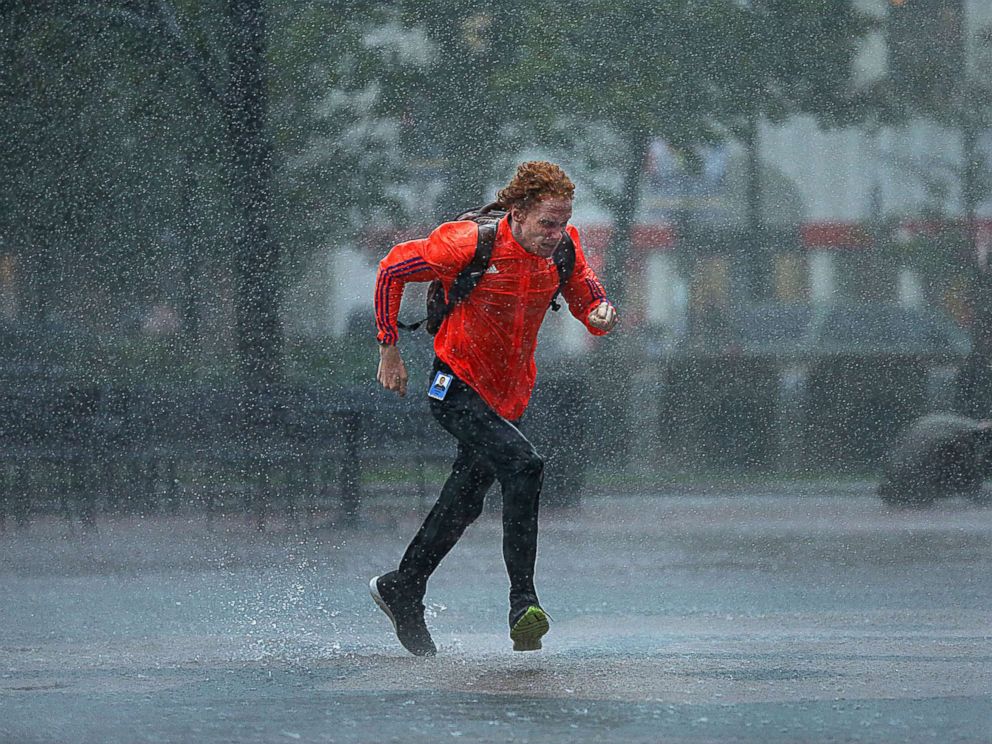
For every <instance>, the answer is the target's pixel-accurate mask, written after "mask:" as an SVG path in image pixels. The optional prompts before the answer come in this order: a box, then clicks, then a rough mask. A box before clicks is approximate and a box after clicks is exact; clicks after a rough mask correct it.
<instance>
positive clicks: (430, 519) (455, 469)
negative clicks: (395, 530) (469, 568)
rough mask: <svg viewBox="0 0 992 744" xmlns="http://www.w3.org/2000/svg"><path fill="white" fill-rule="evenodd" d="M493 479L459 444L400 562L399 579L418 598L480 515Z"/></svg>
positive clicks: (482, 463)
mask: <svg viewBox="0 0 992 744" xmlns="http://www.w3.org/2000/svg"><path fill="white" fill-rule="evenodd" d="M494 479H495V473H494V471H493V469H492V467H491V466H490V465H489V464H488V463H487V462H486V461H485V460H483V459H481V458H480V457H479V456H478V454H477V453H476V451H475V450H473V449H471V448H470V447H469V446H468V445H466V444H465V443H463V442H461V441H459V443H458V456H457V457H456V458H455V462H454V464H453V465H452V467H451V474H450V475H449V476H448V479H447V480H446V481H445V483H444V486H443V487H442V488H441V495H440V497H438V500H437V503H436V504H434V508H433V509H431V511H430V514H428V515H427V518H426V519H425V520H424V523H423V525H421V527H420V529H419V530H418V531H417V534H416V535H415V536H414V538H413V540H412V541H411V542H410V545H409V546H408V547H407V549H406V553H404V555H403V559H402V560H401V561H400V568H399V578H400V580H401V581H402V582H403V583H404V584H405V585H406V586H408V587H409V590H410V591H411V592H412V593H413V594H415V595H416V596H418V597H421V598H422V597H423V596H424V593H425V591H426V589H427V579H429V578H430V576H431V574H432V573H434V570H435V569H436V568H437V567H438V564H440V563H441V561H442V559H443V558H444V557H445V556H446V555H447V554H448V553H449V552H450V551H451V549H452V548H453V547H454V546H455V543H457V542H458V539H459V538H460V537H461V536H462V534H463V533H464V532H465V528H467V527H468V526H469V525H470V524H472V522H474V521H475V520H476V519H478V518H479V515H480V514H482V508H483V504H484V503H485V496H486V492H487V491H488V490H489V487H490V486H491V485H492V483H493V480H494Z"/></svg>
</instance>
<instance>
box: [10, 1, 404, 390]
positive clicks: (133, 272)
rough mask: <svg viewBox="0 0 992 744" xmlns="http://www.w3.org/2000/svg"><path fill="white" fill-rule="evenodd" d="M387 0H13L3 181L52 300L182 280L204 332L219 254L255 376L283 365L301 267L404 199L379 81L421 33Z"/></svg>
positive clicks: (134, 299) (107, 296)
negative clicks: (210, 267) (232, 282)
mask: <svg viewBox="0 0 992 744" xmlns="http://www.w3.org/2000/svg"><path fill="white" fill-rule="evenodd" d="M384 8H385V5H383V4H380V3H373V2H370V3H365V4H363V5H362V9H363V10H364V11H366V12H364V13H354V12H353V13H345V12H344V11H345V10H349V9H350V10H352V11H354V10H356V4H355V3H336V2H323V3H293V4H269V3H266V2H263V1H262V0H204V1H203V2H193V1H192V0H101V1H100V2H87V3H69V4H62V3H54V2H39V3H10V4H5V5H4V6H3V8H2V12H0V23H2V26H0V30H2V33H3V38H4V39H6V40H7V41H8V42H9V43H5V44H4V45H3V49H2V52H0V54H3V62H4V63H5V64H4V65H3V69H2V70H0V95H2V96H3V100H4V103H5V106H4V110H3V112H2V114H0V117H2V119H0V123H2V124H4V125H7V126H4V127H3V132H4V136H5V138H6V139H7V140H8V142H9V144H10V146H9V147H6V148H4V152H3V153H0V158H2V159H3V160H2V161H0V162H3V163H4V165H5V166H8V167H6V168H5V172H9V173H12V174H15V175H16V176H18V177H16V178H12V179H9V180H7V181H6V182H5V183H4V185H3V187H2V188H0V205H2V206H3V209H2V211H0V220H2V223H0V224H2V226H3V228H4V233H5V235H6V238H5V244H6V245H8V246H16V247H17V250H18V251H20V252H22V253H23V256H24V258H25V260H24V261H22V262H21V264H22V267H23V268H27V269H28V271H27V272H26V273H27V274H28V275H30V276H31V277H34V281H35V285H36V286H35V287H34V289H33V291H32V292H31V296H32V297H34V298H35V299H36V302H35V303H34V310H33V312H34V314H35V315H37V316H45V317H48V316H53V315H60V314H62V313H63V312H64V311H65V310H66V309H68V308H70V307H72V306H74V305H82V306H83V307H87V306H90V307H93V313H94V314H100V313H105V314H107V315H108V316H109V315H110V314H111V312H112V311H113V310H117V309H118V308H120V307H132V308H135V307H142V306H147V304H148V303H149V302H151V301H153V300H155V299H156V297H155V294H156V289H155V288H156V287H158V288H159V289H160V288H161V287H162V285H163V283H164V284H165V285H166V286H167V287H169V286H171V287H173V289H174V291H173V294H174V295H176V296H177V302H178V304H179V305H180V310H181V313H182V317H183V318H184V323H183V329H184V332H185V340H186V341H187V343H186V345H185V348H186V349H187V350H190V349H195V348H196V346H197V343H196V335H197V334H198V333H199V330H198V329H199V327H200V324H199V322H198V310H199V309H202V307H203V305H204V303H203V301H202V300H199V298H198V293H199V292H200V291H203V290H205V289H207V288H208V287H209V288H210V289H211V291H213V294H212V295H211V297H210V300H209V301H210V302H211V303H213V304H217V301H218V299H219V297H218V295H217V293H216V291H215V290H216V284H214V285H211V283H210V281H209V280H208V281H204V280H203V278H202V276H203V274H204V273H205V270H206V269H207V266H206V264H208V263H209V262H210V254H211V253H212V254H214V255H215V256H216V257H217V260H216V262H215V263H217V264H219V265H224V264H227V265H229V266H231V267H232V268H233V271H234V272H235V275H236V278H237V282H236V290H235V296H234V307H233V313H234V317H235V321H236V324H237V333H236V334H235V336H236V339H237V340H236V346H237V358H238V360H239V367H240V370H241V374H242V378H243V379H244V380H245V381H248V382H250V383H251V384H253V385H264V384H267V382H270V381H277V380H279V379H280V378H281V376H282V374H283V372H282V333H283V332H282V327H281V314H280V304H281V291H282V288H283V286H284V283H285V281H286V280H287V277H286V273H287V272H289V273H292V272H294V271H296V270H297V268H296V267H298V266H300V265H302V263H303V262H302V261H300V260H297V259H299V258H300V256H305V255H306V254H307V253H309V252H311V251H313V250H316V249H318V248H323V249H326V247H327V245H328V244H329V243H332V242H333V241H335V240H340V239H347V238H353V237H354V235H355V232H356V231H357V230H358V228H359V227H360V226H362V225H364V223H365V222H367V218H368V216H369V215H370V214H377V213H379V212H381V211H383V210H386V211H389V210H390V209H391V208H393V206H391V205H395V203H397V202H398V197H397V196H396V195H395V194H393V193H391V191H390V189H392V188H393V184H394V183H396V182H399V181H401V180H402V179H401V178H400V177H399V176H398V175H397V168H398V165H397V164H398V157H397V155H396V142H397V140H398V136H397V134H396V132H397V130H398V124H397V122H396V120H395V118H394V119H389V118H388V117H384V116H381V115H380V114H379V113H378V109H379V108H380V104H381V98H382V94H381V87H382V86H380V85H379V84H378V83H377V82H376V79H377V77H381V76H383V74H384V73H383V65H388V64H392V63H394V62H396V60H395V59H394V57H395V54H396V48H397V45H398V44H399V43H400V42H402V39H401V38H400V36H401V35H400V34H399V33H398V32H397V33H391V32H390V30H389V28H388V26H389V24H393V26H395V25H396V22H395V14H393V15H390V13H389V12H388V11H387V10H384ZM383 28H385V29H386V30H385V31H382V29H383ZM395 66H396V67H397V68H402V65H395ZM6 104H9V105H6ZM211 249H212V250H211ZM80 272H86V273H87V275H88V276H89V277H90V279H91V281H89V282H76V281H74V280H73V279H72V278H71V276H74V275H75V274H77V273H80ZM163 276H172V277H173V278H172V279H169V280H163V279H162V277H163ZM77 287H92V293H93V294H94V296H95V297H103V301H99V300H97V299H94V300H91V301H90V302H89V303H88V304H87V302H85V301H82V300H80V298H78V297H76V296H74V295H76V294H79V292H80V291H82V290H78V291H77V289H76V288H77ZM139 288H141V289H140V290H139ZM67 290H68V291H67ZM62 298H67V299H66V300H64V301H63V299H62ZM111 298H112V300H111ZM88 319H89V320H92V318H88ZM119 320H120V318H118V321H119Z"/></svg>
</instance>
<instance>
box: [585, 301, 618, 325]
mask: <svg viewBox="0 0 992 744" xmlns="http://www.w3.org/2000/svg"><path fill="white" fill-rule="evenodd" d="M619 319H620V317H619V316H618V315H617V309H616V308H615V307H613V305H611V304H610V303H609V302H607V301H606V300H603V301H602V302H600V303H599V304H598V305H596V307H594V308H593V309H592V312H590V313H589V325H591V326H592V327H593V328H595V329H597V330H600V331H607V332H609V331H612V330H613V326H615V325H616V324H617V321H618V320H619Z"/></svg>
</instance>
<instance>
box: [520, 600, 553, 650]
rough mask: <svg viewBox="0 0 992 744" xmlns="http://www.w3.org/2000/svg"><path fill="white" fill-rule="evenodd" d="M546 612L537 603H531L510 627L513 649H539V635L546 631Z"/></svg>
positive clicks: (547, 625) (547, 626)
mask: <svg viewBox="0 0 992 744" xmlns="http://www.w3.org/2000/svg"><path fill="white" fill-rule="evenodd" d="M549 628H550V625H549V624H548V614H547V613H546V612H545V611H544V610H542V609H541V608H540V607H538V606H537V605H531V606H530V607H528V608H527V611H526V612H524V614H523V615H521V616H520V619H519V620H517V622H515V623H514V624H513V627H512V628H510V640H511V641H513V650H514V651H540V649H541V637H542V636H543V635H544V634H545V633H547V632H548V629H549Z"/></svg>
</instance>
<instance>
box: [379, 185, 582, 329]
mask: <svg viewBox="0 0 992 744" xmlns="http://www.w3.org/2000/svg"><path fill="white" fill-rule="evenodd" d="M505 216H506V209H504V208H503V207H502V206H500V203H499V202H491V203H489V204H486V205H485V206H482V207H474V208H472V209H469V210H468V211H466V212H462V213H461V214H460V215H458V216H457V217H456V218H455V220H454V221H456V222H457V221H461V220H470V221H471V222H475V223H476V224H477V225H478V226H479V237H478V240H477V241H476V244H475V254H474V255H473V256H472V259H471V260H470V261H469V262H468V263H467V264H466V265H465V268H463V269H462V270H461V271H460V272H458V276H457V277H455V283H454V284H452V285H451V294H450V295H449V296H447V297H446V296H445V292H444V285H443V284H441V280H440V279H434V280H433V281H431V283H430V285H429V286H428V287H427V317H426V318H424V319H423V320H419V321H417V322H416V323H410V324H406V323H400V322H397V325H398V326H399V327H400V328H402V329H403V330H405V331H415V330H417V329H418V328H420V326H421V325H423V324H426V325H425V327H426V328H427V332H428V333H429V334H431V335H432V336H433V335H434V334H436V333H437V332H438V330H439V329H440V328H441V323H443V322H444V319H445V318H446V317H448V313H450V312H451V311H452V310H453V309H454V307H455V305H457V304H458V303H459V302H462V301H463V300H464V299H465V298H466V297H468V296H469V294H470V293H471V292H472V290H473V289H475V285H476V284H478V283H479V281H480V280H481V279H482V275H483V274H485V273H486V269H488V268H489V260H490V258H491V257H492V255H493V246H494V245H495V243H496V228H497V225H498V224H499V221H500V220H501V219H503V217H505ZM552 260H553V261H554V262H555V268H556V269H558V289H557V290H555V294H554V296H553V297H552V298H551V309H552V310H554V311H556V312H557V311H558V310H559V309H560V308H561V305H559V304H558V295H560V294H561V291H562V289H563V288H564V286H565V284H566V283H567V282H568V280H569V278H570V277H571V276H572V271H573V270H574V269H575V243H573V242H572V238H571V237H569V235H568V233H564V234H563V236H562V239H561V241H560V242H559V243H558V245H557V247H556V248H555V252H554V253H553V254H552Z"/></svg>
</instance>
